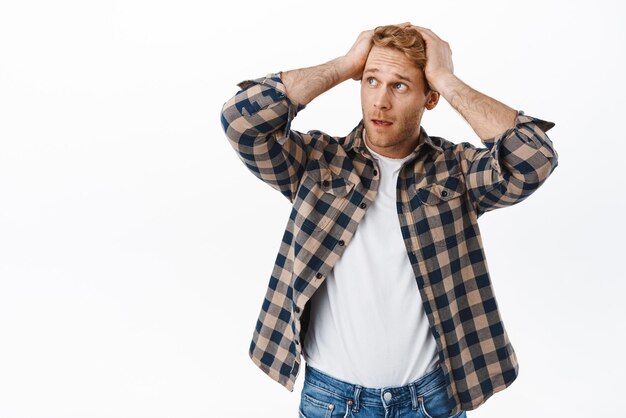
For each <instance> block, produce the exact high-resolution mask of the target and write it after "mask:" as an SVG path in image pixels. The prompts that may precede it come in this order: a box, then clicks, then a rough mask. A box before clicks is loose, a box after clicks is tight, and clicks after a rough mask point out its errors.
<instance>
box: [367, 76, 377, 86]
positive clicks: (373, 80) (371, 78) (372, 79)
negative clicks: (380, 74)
mask: <svg viewBox="0 0 626 418" xmlns="http://www.w3.org/2000/svg"><path fill="white" fill-rule="evenodd" d="M367 84H369V85H370V86H375V85H376V84H377V81H376V79H375V78H373V77H369V78H368V79H367Z"/></svg>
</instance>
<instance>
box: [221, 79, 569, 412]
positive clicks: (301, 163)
mask: <svg viewBox="0 0 626 418" xmlns="http://www.w3.org/2000/svg"><path fill="white" fill-rule="evenodd" d="M239 87H240V88H241V90H240V91H239V92H238V93H237V94H236V95H235V96H234V97H233V98H231V99H230V100H229V101H227V102H226V103H225V104H224V107H223V109H222V114H221V122H222V126H223V128H224V131H225V133H226V136H227V137H228V139H229V140H230V143H231V145H232V146H233V147H234V148H235V150H236V151H237V153H238V155H239V157H240V158H241V160H242V161H243V163H244V164H245V165H246V167H248V169H250V171H252V172H253V173H254V174H255V175H256V176H257V177H258V178H260V179H261V180H263V181H264V182H266V183H268V184H269V185H271V186H272V187H274V188H275V189H277V190H278V191H280V192H281V193H282V194H283V195H284V196H285V197H287V198H288V199H289V200H290V202H291V203H292V205H293V209H292V211H291V215H290V217H289V220H288V223H287V226H286V229H285V232H284V235H283V238H282V242H281V244H280V249H279V252H278V256H277V258H276V262H275V265H274V268H273V271H272V275H271V278H270V280H269V285H268V289H267V293H266V295H265V299H264V301H263V304H262V307H261V312H260V315H259V318H258V321H257V323H256V327H255V329H254V333H253V337H252V342H251V344H250V350H249V355H250V358H251V359H252V360H253V362H254V363H255V364H256V365H257V366H258V367H259V368H261V369H262V370H263V371H264V372H265V373H267V374H268V375H269V376H270V377H271V378H272V379H274V380H276V381H277V382H279V383H280V384H282V385H283V386H285V387H286V388H287V389H288V390H290V391H293V390H294V389H293V388H294V382H295V381H296V378H297V376H298V371H299V370H300V365H301V361H302V360H301V351H302V341H303V340H304V338H305V335H306V330H307V325H308V319H309V313H310V309H309V307H310V304H307V301H308V300H309V299H310V298H311V296H312V295H313V294H314V293H315V291H316V290H317V289H318V288H319V286H320V285H321V284H322V283H323V282H324V280H325V279H326V276H327V275H328V273H329V272H330V271H331V270H332V268H333V266H334V265H335V263H336V262H337V260H338V259H339V257H341V254H342V253H343V252H344V250H345V248H346V246H348V245H350V240H351V239H352V237H353V235H354V233H355V231H356V229H357V227H358V225H359V222H360V221H361V220H362V219H363V217H364V216H366V214H367V208H368V207H369V205H371V204H372V202H373V201H374V199H375V198H376V191H377V189H378V184H379V173H378V170H377V165H376V162H375V160H374V159H373V157H372V156H371V155H370V154H369V152H368V151H367V148H366V147H365V146H364V143H363V139H362V138H363V135H362V134H363V122H362V121H361V122H360V123H359V124H358V126H357V127H356V128H355V129H354V130H353V131H352V132H350V134H348V135H347V136H345V137H334V136H330V135H327V134H325V133H323V132H320V131H309V132H308V133H302V132H297V131H295V130H292V129H291V128H290V125H291V121H292V119H293V118H294V117H295V116H296V114H297V113H298V112H299V111H300V110H302V109H303V108H304V106H301V105H299V104H298V103H294V102H293V101H291V100H290V99H289V98H288V97H287V93H286V91H285V86H284V85H283V84H282V82H281V79H280V75H279V74H270V75H268V76H267V77H263V78H259V79H256V80H248V81H244V82H242V83H240V84H239ZM553 126H554V123H552V122H546V121H543V120H540V119H536V118H532V117H530V116H526V115H524V113H523V112H522V111H519V112H518V115H517V119H516V126H515V127H514V128H512V129H509V130H507V131H506V132H504V133H502V134H501V135H499V136H498V137H496V138H492V139H489V140H483V143H484V145H485V147H484V148H478V147H476V146H474V145H472V144H470V143H468V142H461V143H458V144H455V143H452V142H450V141H448V140H446V139H443V138H439V137H434V136H433V137H431V136H428V135H427V134H426V132H425V131H424V129H423V128H422V130H421V133H420V136H421V137H420V141H419V144H418V145H417V147H416V148H415V150H414V151H413V153H412V158H411V159H410V160H409V161H407V162H406V163H405V165H404V166H403V168H402V170H401V172H400V175H399V179H398V189H397V209H398V217H399V219H400V225H401V229H402V236H403V238H404V242H405V244H406V251H407V254H408V257H409V260H410V262H411V264H412V266H413V271H414V272H415V280H416V281H417V285H418V288H419V292H420V295H421V300H422V301H423V307H424V310H425V311H426V314H427V316H428V320H429V323H430V329H431V332H432V335H433V337H434V338H435V340H436V342H437V348H438V352H439V359H440V361H441V364H442V367H443V370H444V373H445V376H446V379H447V382H448V386H447V387H448V394H449V397H450V398H451V399H453V400H454V401H455V403H456V407H455V409H454V410H453V411H452V412H453V413H456V412H459V411H460V410H461V409H462V410H472V409H476V408H477V407H478V406H479V405H481V404H482V403H484V402H485V401H486V400H487V398H489V397H490V396H491V395H493V394H494V393H496V392H498V391H501V390H503V389H505V388H506V387H507V386H509V385H510V384H511V383H512V382H513V381H514V380H515V378H516V377H517V375H518V363H517V358H516V355H515V351H514V350H513V346H512V345H511V342H510V341H509V338H508V335H507V332H506V330H505V328H504V324H503V323H502V319H501V317H500V314H499V312H498V305H497V303H496V298H495V295H494V291H493V288H492V284H491V280H490V276H489V272H488V268H487V262H486V259H485V254H484V250H483V245H482V241H481V236H480V231H479V229H478V222H477V220H478V218H479V217H480V216H481V215H482V214H483V213H485V212H487V211H490V210H493V209H497V208H501V207H505V206H510V205H514V204H516V203H519V202H521V201H522V200H524V199H526V198H527V197H528V196H529V195H530V194H531V193H533V192H534V191H535V190H537V188H538V187H539V186H540V185H541V184H542V183H543V182H544V181H545V180H546V179H547V178H548V176H549V175H550V174H551V173H552V171H553V170H554V169H555V167H556V166H557V158H558V156H557V153H556V151H555V150H554V148H553V146H552V142H551V141H550V139H549V138H548V137H547V136H546V134H545V132H546V131H548V130H549V129H550V128H552V127H553ZM417 300H419V299H418V298H416V301H417Z"/></svg>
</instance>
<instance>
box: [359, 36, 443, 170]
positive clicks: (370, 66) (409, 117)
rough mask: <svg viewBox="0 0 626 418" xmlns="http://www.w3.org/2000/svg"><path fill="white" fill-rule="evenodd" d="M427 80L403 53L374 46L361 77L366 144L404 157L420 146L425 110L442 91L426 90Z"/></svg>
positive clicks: (390, 155)
mask: <svg viewBox="0 0 626 418" xmlns="http://www.w3.org/2000/svg"><path fill="white" fill-rule="evenodd" d="M425 83H426V79H425V77H424V75H423V73H422V70H420V69H419V68H418V67H417V65H416V64H414V63H413V62H411V61H410V60H409V59H408V58H407V57H406V56H405V55H404V53H402V52H400V51H398V50H396V49H393V48H385V47H379V46H374V47H372V49H371V51H370V53H369V56H368V58H367V62H366V63H365V68H364V70H363V78H362V79H361V109H362V111H363V122H364V124H365V131H366V140H367V145H368V146H369V147H370V148H371V149H373V150H374V151H376V152H377V153H379V154H381V155H384V156H386V157H391V158H402V157H405V156H407V155H409V154H410V153H411V151H413V149H415V147H416V146H417V142H418V139H419V132H420V122H421V119H422V114H423V113H424V109H425V108H427V109H429V110H430V109H432V108H434V107H435V105H436V104H437V101H438V99H439V94H438V93H436V92H430V93H429V94H428V95H427V94H426V93H425V90H426V89H425V87H426V85H425Z"/></svg>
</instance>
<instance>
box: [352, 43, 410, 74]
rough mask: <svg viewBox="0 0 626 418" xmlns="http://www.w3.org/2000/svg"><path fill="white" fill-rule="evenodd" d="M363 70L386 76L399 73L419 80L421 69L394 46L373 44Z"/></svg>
mask: <svg viewBox="0 0 626 418" xmlns="http://www.w3.org/2000/svg"><path fill="white" fill-rule="evenodd" d="M364 72H371V73H377V74H382V75H386V76H391V75H396V76H397V75H401V76H402V77H406V78H409V79H415V80H419V79H420V78H421V70H420V69H419V67H418V66H417V64H415V63H414V62H413V61H411V60H410V59H409V58H407V56H406V55H404V53H403V52H401V51H399V50H397V49H395V48H387V47H380V46H373V47H372V49H371V50H370V53H369V55H368V57H367V62H366V63H365V68H364Z"/></svg>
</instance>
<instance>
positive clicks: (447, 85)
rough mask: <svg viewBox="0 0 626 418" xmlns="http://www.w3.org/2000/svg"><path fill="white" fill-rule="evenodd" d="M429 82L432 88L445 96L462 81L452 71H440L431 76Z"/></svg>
mask: <svg viewBox="0 0 626 418" xmlns="http://www.w3.org/2000/svg"><path fill="white" fill-rule="evenodd" d="M432 80H433V81H432V82H430V84H431V86H432V88H433V90H435V91H438V92H439V94H441V95H442V96H443V97H446V96H447V95H448V94H449V93H451V92H452V90H454V89H455V88H456V87H458V86H459V85H460V84H462V81H461V80H460V79H459V78H458V77H457V76H455V75H454V74H453V73H442V74H440V75H437V76H434V77H432Z"/></svg>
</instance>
